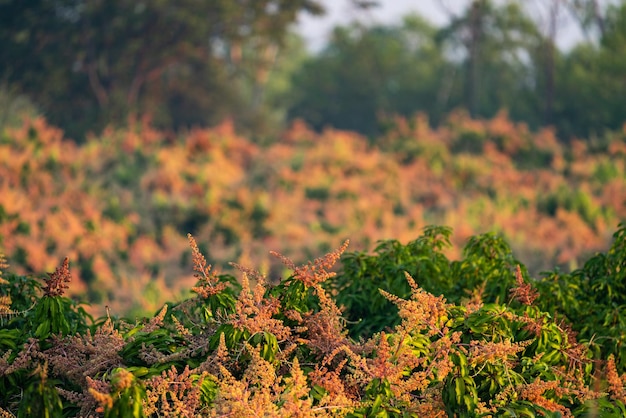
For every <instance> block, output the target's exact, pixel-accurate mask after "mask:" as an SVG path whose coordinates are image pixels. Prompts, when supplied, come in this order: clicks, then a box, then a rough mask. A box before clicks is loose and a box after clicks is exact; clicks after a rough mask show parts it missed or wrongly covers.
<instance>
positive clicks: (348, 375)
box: [0, 224, 626, 418]
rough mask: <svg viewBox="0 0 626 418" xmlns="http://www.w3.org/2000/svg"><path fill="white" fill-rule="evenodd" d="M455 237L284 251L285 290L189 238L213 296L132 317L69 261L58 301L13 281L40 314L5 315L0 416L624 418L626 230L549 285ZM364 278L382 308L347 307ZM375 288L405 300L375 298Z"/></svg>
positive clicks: (53, 287) (487, 242) (8, 287)
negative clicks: (212, 258)
mask: <svg viewBox="0 0 626 418" xmlns="http://www.w3.org/2000/svg"><path fill="white" fill-rule="evenodd" d="M451 233H452V231H451V230H450V229H449V228H445V227H435V226H431V227H428V228H426V229H425V230H424V232H423V235H422V236H420V237H418V238H417V239H416V240H414V241H412V242H410V243H409V244H407V245H402V244H400V243H399V242H397V241H386V242H381V243H380V244H379V245H378V246H377V247H376V249H375V251H374V254H373V255H367V254H365V253H345V254H344V255H343V256H342V253H343V251H344V250H345V247H346V245H347V244H345V245H344V246H343V247H341V248H340V249H339V250H337V251H335V252H332V253H329V254H328V255H326V256H325V257H322V258H319V259H317V260H315V262H312V263H309V264H306V265H303V266H296V265H294V264H293V262H291V260H289V259H287V258H286V257H283V256H280V255H278V256H279V258H281V260H282V261H283V263H284V264H285V265H286V266H287V267H288V268H289V269H291V270H292V272H293V273H292V274H291V275H289V276H288V277H287V278H286V279H283V280H281V281H280V282H279V283H277V284H276V285H268V284H266V282H265V279H264V278H263V277H262V276H260V274H259V273H257V272H255V271H253V270H249V269H246V268H243V267H240V268H241V270H242V271H243V272H244V273H245V275H244V278H243V279H242V282H241V284H239V283H238V282H237V281H235V280H234V278H233V277H232V276H228V275H223V276H217V275H212V274H211V273H210V268H209V267H207V265H206V260H204V258H203V256H202V255H201V254H200V253H199V250H198V247H197V245H196V244H195V241H193V240H192V239H190V242H191V243H192V249H193V263H194V271H195V272H196V273H197V277H198V279H199V280H198V283H197V286H196V287H194V288H193V290H194V292H195V293H196V294H197V296H196V297H193V298H190V299H187V300H184V301H182V302H180V303H178V304H172V305H166V306H164V307H163V308H162V309H161V310H160V311H159V312H158V313H156V314H155V315H154V316H153V317H151V318H144V319H141V320H137V321H135V322H134V323H131V322H128V321H125V320H114V319H112V318H111V317H109V316H107V317H106V318H100V319H98V320H96V321H95V322H94V321H93V320H92V319H91V318H90V317H89V316H88V315H87V314H86V312H85V311H84V310H83V309H81V308H80V307H78V306H77V305H75V304H74V303H73V302H72V301H71V300H70V299H68V298H66V297H65V296H63V289H64V286H63V283H64V282H65V281H66V279H68V278H69V270H68V262H67V261H66V262H65V263H64V265H63V266H64V267H63V269H61V268H60V269H57V271H56V272H55V273H54V274H50V275H49V277H50V278H49V279H47V280H46V285H45V287H44V288H43V292H44V294H43V295H40V288H41V286H39V285H37V284H36V282H35V280H34V279H32V278H25V277H21V276H16V275H13V274H3V276H2V278H6V280H7V283H3V284H0V289H1V290H2V291H3V292H4V294H5V295H6V294H9V293H11V292H14V291H15V289H20V288H21V289H24V290H25V292H24V293H25V297H24V299H22V300H19V298H16V300H18V303H19V304H27V303H29V301H30V300H31V298H34V306H33V307H32V308H31V309H27V310H24V311H20V312H17V311H12V312H11V314H10V315H7V316H6V317H3V322H2V324H1V325H2V326H1V327H0V347H2V349H3V350H4V352H5V354H4V355H3V356H2V358H0V391H1V392H2V393H3V397H2V398H0V408H2V409H1V410H0V412H4V411H7V412H8V413H9V414H15V415H16V416H18V417H30V416H41V417H47V416H49V417H56V416H81V415H85V414H87V413H89V414H91V415H94V416H102V417H105V418H106V417H118V416H124V417H133V418H139V417H146V416H162V415H163V414H168V413H169V414H175V415H177V416H186V415H193V416H197V415H200V416H213V415H218V416H220V415H226V414H227V413H232V414H234V415H235V416H238V415H237V414H238V412H234V411H240V412H241V413H242V414H243V413H251V412H254V413H256V414H257V415H263V414H271V413H274V414H275V415H277V416H293V414H294V413H295V412H296V411H297V412H298V413H300V412H302V413H305V412H307V413H308V412H310V413H313V411H316V413H318V414H319V415H320V416H331V415H333V416H337V415H338V416H347V417H353V418H356V417H419V416H438V417H443V416H445V415H447V416H458V417H472V418H473V417H479V416H481V417H482V416H504V417H535V416H547V417H558V416H566V415H572V416H581V417H582V416H590V415H591V416H593V414H601V416H607V417H611V416H621V415H623V413H624V412H625V411H626V409H625V407H624V400H626V387H625V386H624V383H623V382H624V379H626V373H625V368H624V364H623V363H624V358H625V356H624V344H623V340H622V339H623V335H625V334H626V329H625V328H624V325H625V324H622V321H621V317H622V315H621V313H622V310H623V306H625V305H626V300H625V297H624V295H625V294H626V289H622V286H623V282H624V281H625V279H626V278H625V277H624V272H625V271H626V265H625V264H624V263H625V261H624V260H626V225H624V224H621V225H620V226H619V227H618V231H617V232H616V233H615V234H614V242H613V245H612V246H611V248H610V249H609V250H608V251H607V252H606V253H600V254H596V255H595V256H593V257H592V258H591V259H589V260H588V261H587V263H585V265H584V267H583V268H582V269H580V270H576V271H574V272H572V273H571V274H569V275H560V274H559V273H558V272H557V271H555V272H553V273H550V274H548V275H546V276H544V277H543V278H541V279H538V280H536V281H527V280H526V279H525V277H527V272H526V269H525V268H524V267H523V266H521V265H520V264H519V263H518V262H517V260H516V259H515V258H514V257H513V255H512V252H511V249H510V248H509V246H508V245H507V244H506V242H504V241H503V240H502V239H501V238H500V237H498V236H496V235H493V234H484V235H480V236H475V237H472V238H470V239H469V242H468V243H467V245H466V247H465V250H464V253H463V258H462V259H461V260H459V261H449V260H448V258H447V257H446V256H445V254H444V252H445V251H446V249H447V248H448V247H449V246H450V236H451ZM340 257H342V258H340ZM339 259H340V260H341V262H342V268H341V269H340V271H339V274H338V275H337V276H335V277H334V278H332V277H333V275H332V274H331V273H330V269H331V268H332V266H333V264H334V262H336V261H337V260H339ZM409 270H410V271H411V272H413V273H412V274H415V277H416V278H417V279H418V280H417V282H416V281H415V280H414V279H413V278H412V277H411V275H409V274H408V273H407V272H408V271H409ZM2 273H5V272H2ZM248 275H249V276H250V278H253V279H254V280H255V281H256V283H255V284H254V286H251V284H250V282H249V280H248ZM324 281H328V283H325V284H324V286H326V288H327V290H328V291H326V290H325V288H324V287H322V286H321V285H322V284H323V283H324ZM531 283H532V285H531ZM350 286H355V287H354V289H357V290H354V292H355V293H356V294H359V295H361V294H364V295H365V297H364V300H366V298H367V297H371V298H372V303H370V305H371V306H370V307H369V308H370V310H369V311H366V310H365V307H366V306H365V305H366V302H361V301H360V299H358V298H349V297H347V294H348V293H350V292H351V290H349V289H350ZM356 286H359V287H358V288H357V287H356ZM383 286H384V287H383ZM533 286H534V287H536V289H537V291H538V293H536V292H535V290H534V289H533ZM428 289H431V290H428ZM11 294H12V293H11ZM331 295H332V297H331ZM375 295H378V296H380V297H382V298H384V300H385V301H386V302H388V303H389V305H388V306H386V307H385V306H384V305H382V304H380V305H374V303H373V302H375V299H374V297H375ZM531 296H532V297H531ZM535 297H536V298H537V299H535ZM5 301H6V300H5ZM339 301H344V302H345V304H343V307H344V308H345V311H344V312H343V313H342V312H341V310H340V309H339V308H338V306H337V305H336V303H337V302H339ZM3 303H5V302H3ZM376 303H378V302H376ZM372 306H376V309H372ZM16 307H17V305H16ZM390 307H393V308H394V310H391V309H390ZM4 309H6V307H5V308H4ZM359 315H363V316H359ZM354 319H360V321H359V322H356V323H352V324H351V323H350V322H351V321H354ZM345 320H347V321H346V322H347V323H348V324H349V325H350V332H351V333H352V335H353V336H354V337H359V339H358V340H357V339H352V338H349V337H348V336H347V330H346V329H345V328H344V325H343V324H344V321H345ZM381 329H384V332H378V331H379V330H381ZM577 332H578V335H577ZM300 364H302V365H303V367H302V368H300V366H299V365H300ZM328 405H332V409H333V411H328V414H327V413H326V412H327V411H326V409H327V408H328ZM238 408H239V409H238ZM227 411H230V412H227ZM272 411H273V412H272ZM320 411H322V412H320Z"/></svg>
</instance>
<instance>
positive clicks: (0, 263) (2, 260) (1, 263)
mask: <svg viewBox="0 0 626 418" xmlns="http://www.w3.org/2000/svg"><path fill="white" fill-rule="evenodd" d="M8 267H9V264H8V263H7V259H6V257H5V256H4V254H3V253H0V284H7V283H9V282H7V281H6V280H5V279H3V278H2V271H3V270H4V269H6V268H8Z"/></svg>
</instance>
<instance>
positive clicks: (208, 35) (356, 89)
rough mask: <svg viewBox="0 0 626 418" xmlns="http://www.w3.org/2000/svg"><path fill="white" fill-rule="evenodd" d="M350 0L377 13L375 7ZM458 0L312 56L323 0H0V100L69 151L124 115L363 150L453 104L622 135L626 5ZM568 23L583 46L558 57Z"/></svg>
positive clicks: (347, 29) (336, 38)
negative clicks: (354, 136)
mask: <svg viewBox="0 0 626 418" xmlns="http://www.w3.org/2000/svg"><path fill="white" fill-rule="evenodd" d="M432 3H433V5H440V6H442V5H445V4H447V3H446V2H444V1H443V0H440V1H437V0H432ZM351 4H352V5H353V6H354V7H355V10H367V13H368V14H369V15H370V16H374V15H375V14H376V11H377V8H376V7H377V6H376V5H377V2H370V1H365V2H364V1H357V0H353V1H352V3H351ZM464 4H465V7H464V8H457V9H455V10H448V9H446V8H445V7H443V8H442V10H446V11H447V23H444V24H443V25H440V26H436V25H434V24H433V23H431V22H429V21H427V20H426V19H425V18H423V17H421V16H418V15H409V16H406V17H405V18H404V19H403V20H402V22H399V23H397V24H387V25H382V24H367V23H364V21H363V20H359V19H356V20H355V21H354V22H353V23H351V24H349V25H346V26H343V27H337V28H335V29H334V31H333V33H332V35H331V37H330V40H329V41H328V43H327V45H326V46H325V47H324V48H323V49H322V50H321V51H320V52H319V53H311V52H309V51H308V50H307V45H306V44H305V43H304V41H303V40H302V38H301V37H299V36H298V35H297V34H296V32H295V25H296V23H297V21H298V17H299V16H300V15H301V14H302V13H311V14H314V15H319V14H322V13H323V12H324V8H323V1H322V0H294V1H285V0H255V1H253V0H242V1H238V2H232V1H229V0H213V1H210V2H196V1H192V0H179V1H176V2H175V1H172V0H157V1H152V2H141V1H140V2H137V1H129V0H110V1H104V0H92V1H86V0H31V1H23V0H3V1H0V45H1V47H0V85H2V86H4V87H2V90H1V91H2V94H1V97H2V100H3V101H4V102H7V103H12V102H13V100H16V101H17V102H18V103H17V104H15V105H12V106H13V108H16V109H17V108H20V106H22V107H23V104H24V103H26V101H27V102H28V103H29V109H37V111H39V112H42V113H43V114H44V115H45V116H46V117H47V118H48V120H50V121H51V123H53V124H55V125H57V126H60V127H61V128H63V129H64V130H65V132H66V133H67V134H68V135H69V136H70V137H73V138H74V139H76V140H77V141H82V140H83V139H84V136H85V134H86V133H87V132H89V131H95V132H98V131H100V130H101V129H102V128H103V127H105V126H106V125H108V124H113V125H123V124H124V123H126V121H127V120H128V118H129V116H133V115H134V116H148V117H150V118H151V119H152V123H153V124H154V125H155V126H156V127H158V128H161V129H165V130H173V131H177V130H181V129H183V130H184V129H187V128H189V127H193V126H210V125H214V124H216V123H218V122H220V121H222V120H224V119H226V118H230V119H232V120H233V121H234V123H235V126H236V127H237V128H238V129H239V130H240V131H241V132H242V133H243V134H245V135H248V136H251V137H252V138H254V139H255V140H258V141H261V140H264V139H268V138H270V139H271V138H276V137H277V133H278V132H280V131H281V130H282V128H283V127H284V125H285V123H289V122H291V121H293V120H294V119H303V120H304V121H305V122H307V123H308V124H310V125H311V126H313V127H314V128H316V129H322V128H323V127H325V126H333V127H336V128H341V129H350V130H355V131H358V132H361V133H363V134H366V135H368V136H370V137H372V138H374V137H375V136H376V135H377V134H379V133H380V132H381V130H384V126H385V125H384V121H385V120H387V119H388V117H389V116H393V115H398V114H399V115H405V116H409V115H412V114H414V113H416V112H422V113H425V114H426V115H427V116H428V119H429V121H430V123H431V124H433V125H437V124H439V123H440V122H441V121H442V120H444V119H445V115H447V114H449V113H450V112H452V111H453V110H455V109H458V108H464V109H466V110H468V112H469V113H470V114H471V115H472V116H475V117H492V116H493V115H495V114H496V113H497V112H498V111H500V110H503V109H505V110H507V111H508V113H509V115H510V117H511V118H512V119H513V120H515V121H523V122H526V123H527V124H528V125H529V126H530V127H531V128H539V127H541V126H547V125H549V126H554V127H555V128H556V130H557V132H558V134H559V137H560V138H561V139H564V140H566V139H569V138H571V137H574V136H576V137H582V138H588V137H590V136H593V135H596V134H602V133H603V132H604V131H605V130H616V129H621V128H622V126H623V124H624V121H625V120H626V102H624V100H623V97H624V94H625V93H626V81H625V79H624V74H625V73H626V54H624V49H625V48H626V1H624V0H615V1H600V0H547V1H543V2H524V1H521V0H501V1H496V0H468V1H466V2H465V3H464ZM564 19H567V20H569V21H573V22H575V24H576V25H577V26H578V29H579V30H580V31H581V32H582V33H583V34H584V36H585V37H584V38H583V39H582V40H581V41H579V42H578V43H577V44H575V45H572V46H569V47H568V48H567V49H565V48H563V47H560V46H559V45H558V42H557V38H558V34H559V31H560V30H561V29H562V27H561V26H562V21H563V20H564ZM19 103H22V105H20V104H19ZM29 112H31V113H32V110H29ZM11 118H14V117H13V116H12V117H11ZM5 119H6V118H5Z"/></svg>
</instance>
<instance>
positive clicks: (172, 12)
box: [0, 0, 323, 140]
mask: <svg viewBox="0 0 626 418" xmlns="http://www.w3.org/2000/svg"><path fill="white" fill-rule="evenodd" d="M301 11H306V12H309V13H313V14H319V13H322V12H323V9H322V7H321V6H320V4H319V3H318V2H316V1H313V0H294V1H282V0H254V1H253V0H245V1H239V2H232V1H229V0H213V1H209V2H197V1H193V0H177V1H171V0H158V1H151V2H148V1H146V2H141V1H139V2H138V1H129V0H107V1H104V0H91V1H85V0H54V1H49V0H34V1H28V2H25V1H21V0H7V1H3V2H0V44H1V45H2V48H0V77H2V79H3V80H4V81H5V82H6V83H9V84H10V85H11V86H15V88H16V89H17V91H18V92H19V93H24V94H27V95H28V96H29V97H31V98H32V99H33V100H34V101H35V102H36V103H37V104H38V105H40V106H41V109H42V111H43V112H44V114H45V115H46V117H47V118H48V119H49V120H51V121H52V123H54V124H57V125H60V126H61V127H63V128H64V129H65V130H66V132H67V133H68V134H69V135H70V136H73V137H75V139H77V140H80V138H81V137H82V136H83V135H84V133H85V132H87V131H89V130H98V129H101V128H102V127H103V126H105V125H106V124H108V123H115V124H120V123H124V122H125V121H126V119H127V118H128V115H132V114H134V115H150V117H152V118H153V122H154V123H155V124H156V126H158V127H161V128H167V129H179V128H184V127H188V126H193V125H207V124H212V123H215V122H217V121H219V120H220V119H222V118H224V117H226V116H229V117H233V118H236V119H238V118H241V119H242V120H243V121H249V120H252V121H253V120H255V119H259V118H258V117H255V115H254V114H255V113H262V110H260V109H259V107H260V106H259V103H261V102H262V100H263V95H264V93H265V91H264V90H265V87H266V85H267V82H268V74H269V72H270V70H271V69H272V67H273V66H274V65H275V63H276V60H277V56H278V54H279V51H280V50H281V49H282V48H284V47H285V46H286V45H287V42H286V36H287V30H288V28H289V27H290V25H291V24H292V23H293V22H294V21H295V20H296V17H297V15H298V13H300V12H301ZM244 87H245V88H244Z"/></svg>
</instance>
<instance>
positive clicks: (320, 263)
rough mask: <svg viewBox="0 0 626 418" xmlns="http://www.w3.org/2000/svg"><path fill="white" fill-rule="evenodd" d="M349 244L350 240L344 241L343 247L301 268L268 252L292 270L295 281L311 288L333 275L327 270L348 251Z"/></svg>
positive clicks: (278, 255)
mask: <svg viewBox="0 0 626 418" xmlns="http://www.w3.org/2000/svg"><path fill="white" fill-rule="evenodd" d="M349 244H350V240H345V241H344V243H343V245H341V247H339V248H337V249H336V250H335V251H333V252H330V253H328V254H326V255H325V256H323V257H319V258H316V259H315V261H314V262H309V263H308V264H304V265H302V266H296V265H295V263H294V262H293V261H292V260H291V259H289V258H288V257H285V256H284V255H282V254H279V253H277V252H275V251H270V254H271V255H273V256H274V257H276V258H278V259H280V261H281V262H282V263H283V264H284V265H285V266H287V267H288V268H289V269H290V270H293V276H294V278H295V279H296V280H299V281H301V282H302V283H304V284H305V285H306V286H307V287H313V286H315V285H317V284H319V283H322V282H324V281H325V280H327V279H329V278H331V277H333V276H334V275H335V273H332V272H330V271H329V270H330V269H332V268H333V266H334V265H335V263H336V262H337V261H338V260H339V258H341V254H343V253H344V252H345V251H346V249H348V245H349Z"/></svg>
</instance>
